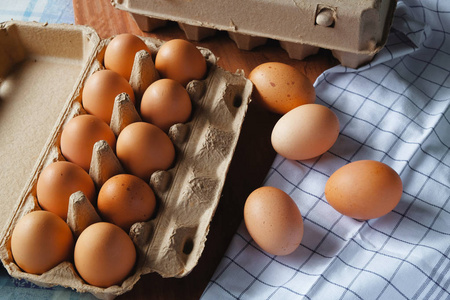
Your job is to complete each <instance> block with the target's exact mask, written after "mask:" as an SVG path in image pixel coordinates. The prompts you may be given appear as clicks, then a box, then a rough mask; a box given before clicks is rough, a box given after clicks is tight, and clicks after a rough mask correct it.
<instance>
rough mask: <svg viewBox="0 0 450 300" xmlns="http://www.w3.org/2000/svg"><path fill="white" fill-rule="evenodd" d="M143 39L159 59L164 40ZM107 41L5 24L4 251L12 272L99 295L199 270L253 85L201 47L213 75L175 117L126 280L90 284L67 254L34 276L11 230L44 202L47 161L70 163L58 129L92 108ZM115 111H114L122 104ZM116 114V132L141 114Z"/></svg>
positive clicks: (81, 29)
mask: <svg viewBox="0 0 450 300" xmlns="http://www.w3.org/2000/svg"><path fill="white" fill-rule="evenodd" d="M142 39H143V40H144V41H145V43H146V44H147V46H148V47H149V49H150V51H151V52H152V53H151V54H152V56H153V57H154V56H155V54H156V53H157V51H158V49H159V47H160V46H161V45H162V44H163V42H162V41H160V40H156V39H152V38H142ZM109 41H110V40H108V39H107V40H102V39H100V38H99V36H98V35H97V34H96V32H95V31H94V30H93V29H91V28H89V27H86V26H76V25H63V24H58V25H48V24H41V23H34V22H16V21H10V22H5V23H2V24H0V50H1V51H0V78H1V82H0V106H1V114H0V133H1V134H0V147H1V151H0V153H1V154H0V158H1V166H2V174H1V178H2V181H1V185H2V186H1V188H0V200H1V204H2V205H1V210H0V212H1V220H2V221H1V224H0V226H1V227H2V231H1V236H0V238H1V239H0V258H1V260H2V263H3V265H4V266H5V268H6V270H7V271H8V273H9V274H10V275H11V276H13V277H16V278H19V279H26V280H28V281H30V282H33V283H36V284H38V285H40V286H54V285H60V286H64V287H68V288H72V289H74V290H76V291H78V292H89V293H92V294H93V295H95V296H96V297H98V298H103V299H111V298H114V297H116V296H118V295H120V294H123V293H125V292H127V291H129V290H131V289H132V288H133V286H134V284H135V283H136V282H137V281H138V280H139V278H140V277H141V276H142V275H143V274H147V273H150V272H157V273H159V274H160V275H161V276H163V277H183V276H185V275H187V274H189V272H190V271H191V270H192V269H193V268H194V267H195V265H196V264H197V262H198V259H199V257H200V256H201V253H202V251H203V249H204V246H205V241H206V237H207V234H208V230H209V224H210V221H211V219H212V217H213V215H214V212H215V209H216V207H217V204H218V201H219V198H220V195H221V191H222V188H223V185H224V182H225V177H226V173H227V171H228V168H229V165H230V163H231V159H232V156H233V153H234V150H235V147H236V144H237V141H238V137H239V134H240V130H241V127H242V123H243V120H244V117H245V114H246V111H247V107H248V103H249V101H250V94H251V90H252V84H251V82H250V81H249V80H247V79H246V78H245V77H244V75H243V74H242V72H240V71H237V72H236V73H230V72H227V71H225V70H223V69H221V68H219V67H217V65H216V58H215V56H214V55H213V53H211V52H210V51H209V50H208V49H205V48H201V49H200V50H201V52H202V54H203V56H204V57H205V59H206V61H207V68H208V71H207V75H206V77H205V78H204V79H202V80H194V81H191V82H190V83H189V84H188V85H187V87H186V89H187V90H188V92H189V95H190V98H191V101H192V106H193V112H192V115H191V118H190V120H189V121H188V122H186V123H184V124H175V125H173V126H172V127H171V128H170V130H169V133H168V135H169V137H170V138H171V140H172V142H173V144H174V146H175V149H176V158H175V160H176V161H175V163H174V164H173V166H172V167H171V168H170V169H168V170H165V171H164V170H162V171H157V172H155V173H154V174H153V175H152V177H151V179H150V186H151V187H152V188H153V191H154V192H155V195H156V197H157V201H158V202H159V204H158V210H157V212H156V216H155V217H154V218H152V219H151V220H149V221H147V222H140V223H136V224H134V225H133V226H132V228H131V230H130V233H129V234H130V237H131V238H132V240H133V242H134V244H135V246H136V250H137V262H136V265H135V267H134V269H133V271H132V274H130V275H129V277H128V278H126V279H125V280H124V281H123V283H122V284H121V285H114V286H111V287H108V288H99V287H95V286H92V285H89V284H87V283H86V282H84V281H83V280H82V279H81V277H80V276H79V275H78V274H77V271H76V269H75V267H74V265H73V262H70V261H67V262H63V263H61V264H60V265H58V266H56V267H54V268H53V269H51V270H50V271H48V272H45V273H43V274H41V275H34V274H28V273H26V272H24V271H22V270H21V269H20V268H19V267H18V266H17V265H16V264H15V262H14V259H13V257H12V253H11V234H12V231H13V229H14V226H15V224H16V223H17V222H18V220H19V219H20V218H21V217H22V216H24V215H25V214H27V213H29V212H31V211H34V210H39V209H40V207H39V205H38V202H37V199H36V183H37V179H38V178H39V174H40V172H41V171H42V169H43V168H45V167H46V166H47V165H49V164H50V163H52V162H55V161H59V160H64V157H63V155H62V154H61V151H60V136H61V131H62V129H63V128H64V126H65V124H66V123H67V122H68V121H69V120H70V119H71V118H73V117H75V116H77V115H80V114H85V113H86V112H85V111H84V109H83V107H82V102H81V95H82V89H83V84H84V82H85V81H86V79H87V78H88V77H89V76H90V75H91V74H92V73H93V72H95V71H96V70H99V69H102V68H103V65H102V61H103V56H104V52H105V48H106V46H107V44H108V42H109ZM137 69H139V68H137ZM135 75H136V74H133V75H132V77H136V76H135ZM118 99H119V100H120V99H122V100H123V97H118ZM119 100H117V101H119ZM125 111H126V109H125ZM113 114H117V112H116V110H115V112H114V113H113ZM115 116H116V119H117V117H118V118H119V119H120V120H119V122H118V123H119V124H121V125H119V127H117V128H119V129H118V130H120V128H123V127H124V126H126V124H127V123H130V122H133V121H136V118H135V117H133V115H131V117H130V115H128V114H127V113H126V112H125V113H122V114H118V115H115ZM117 128H116V129H117ZM100 148H101V147H100ZM107 152H108V151H107ZM94 153H97V152H94ZM99 153H100V156H102V155H101V153H102V152H101V151H100V152H99ZM93 156H95V155H93ZM103 161H104V160H103ZM100 169H102V167H100ZM91 170H92V169H91ZM100 171H101V170H100ZM90 175H91V176H92V175H95V174H90ZM97 175H98V174H97ZM103 175H104V174H103ZM103 180H104V179H103ZM94 181H95V180H94ZM68 219H69V217H68Z"/></svg>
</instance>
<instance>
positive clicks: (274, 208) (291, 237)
mask: <svg viewBox="0 0 450 300" xmlns="http://www.w3.org/2000/svg"><path fill="white" fill-rule="evenodd" d="M244 222H245V225H246V227H247V230H248V232H249V234H250V236H251V237H252V238H253V240H254V241H255V243H256V244H258V245H259V246H260V247H261V249H263V250H264V251H266V252H267V253H270V254H273V255H288V254H290V253H292V252H293V251H294V250H295V249H297V248H298V246H299V245H300V243H301V241H302V238H303V219H302V215H301V213H300V210H299V208H298V207H297V205H296V204H295V202H294V200H293V199H292V198H291V197H290V196H289V195H288V194H286V193H285V192H284V191H282V190H280V189H278V188H275V187H270V186H263V187H260V188H258V189H256V190H254V191H253V192H252V193H251V194H250V195H249V196H248V198H247V200H246V202H245V205H244Z"/></svg>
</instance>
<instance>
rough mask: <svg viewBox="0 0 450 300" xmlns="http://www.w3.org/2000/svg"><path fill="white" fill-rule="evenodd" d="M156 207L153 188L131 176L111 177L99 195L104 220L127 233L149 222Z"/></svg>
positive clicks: (99, 207) (99, 205)
mask: <svg viewBox="0 0 450 300" xmlns="http://www.w3.org/2000/svg"><path fill="white" fill-rule="evenodd" d="M155 207H156V198H155V194H154V193H153V190H152V189H151V187H150V186H149V185H148V184H147V183H146V182H145V181H144V180H142V179H141V178H139V177H137V176H134V175H131V174H119V175H115V176H113V177H111V178H110V179H108V180H107V181H106V182H105V183H104V184H103V186H102V187H101V189H100V191H99V194H98V202H97V208H98V211H99V213H100V216H101V217H102V219H103V220H105V221H108V222H111V223H113V224H116V225H117V226H119V227H121V228H122V229H123V230H125V231H126V232H128V231H129V230H130V227H131V226H132V225H133V224H134V223H136V222H144V221H148V220H149V219H150V218H151V217H152V215H153V213H154V211H155Z"/></svg>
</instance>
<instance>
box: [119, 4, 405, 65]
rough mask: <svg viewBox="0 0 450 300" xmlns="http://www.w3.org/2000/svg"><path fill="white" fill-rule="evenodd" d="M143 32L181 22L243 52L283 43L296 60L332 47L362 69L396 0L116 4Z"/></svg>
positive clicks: (380, 42)
mask: <svg viewBox="0 0 450 300" xmlns="http://www.w3.org/2000/svg"><path fill="white" fill-rule="evenodd" d="M111 3H112V5H113V6H115V7H116V8H118V9H121V10H124V11H128V12H130V13H131V14H132V15H133V16H134V18H135V20H136V22H137V24H138V26H139V27H140V28H141V30H143V31H152V30H154V29H156V28H158V27H161V26H164V25H165V24H166V22H167V21H174V22H177V23H178V24H179V26H180V28H181V29H182V30H183V31H184V32H185V34H186V37H187V38H188V39H191V40H196V41H198V40H201V39H203V38H206V37H209V36H212V35H214V34H215V33H216V31H217V30H220V31H227V32H228V34H229V36H230V37H231V39H233V40H234V41H235V42H236V45H237V46H238V48H240V49H244V50H251V49H253V48H255V47H257V46H260V45H263V44H265V43H266V42H267V40H268V39H274V40H278V41H279V42H280V45H281V47H282V48H283V49H285V50H286V52H287V53H288V55H289V57H290V58H293V59H299V60H302V59H304V58H305V57H307V56H309V55H313V54H316V53H317V52H318V50H319V48H325V49H330V50H331V51H332V53H333V55H334V56H335V57H336V58H337V59H338V60H339V61H340V63H341V64H342V65H343V66H347V67H352V68H357V67H358V66H361V65H363V64H365V63H368V62H370V61H371V60H372V58H373V56H374V55H375V54H376V53H377V52H379V51H380V50H381V49H382V48H383V47H384V45H385V43H386V39H387V36H388V33H389V29H390V27H391V23H392V18H393V14H394V10H395V7H396V5H397V1H396V0H362V1H355V0H319V1H317V0H301V1H300V0H270V1H266V0H264V1H262V0H259V1H239V0H224V1H214V0H191V1H167V0H156V1H145V0H111Z"/></svg>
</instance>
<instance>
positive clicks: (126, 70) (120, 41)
mask: <svg viewBox="0 0 450 300" xmlns="http://www.w3.org/2000/svg"><path fill="white" fill-rule="evenodd" d="M141 50H145V51H147V52H148V53H150V50H149V49H148V47H147V45H146V44H145V42H144V41H143V40H142V39H140V38H139V37H138V36H136V35H134V34H130V33H123V34H119V35H116V36H115V37H114V38H113V39H112V40H111V41H110V42H109V44H108V45H107V46H106V50H105V57H104V64H105V68H107V69H108V70H112V71H114V72H116V73H118V74H120V75H121V76H122V77H124V78H125V79H126V80H127V81H129V80H130V76H131V70H132V69H133V63H134V57H135V56H136V53H137V52H139V51H141Z"/></svg>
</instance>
